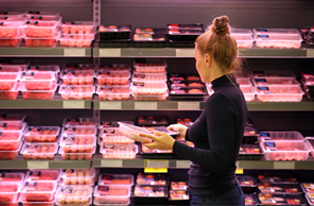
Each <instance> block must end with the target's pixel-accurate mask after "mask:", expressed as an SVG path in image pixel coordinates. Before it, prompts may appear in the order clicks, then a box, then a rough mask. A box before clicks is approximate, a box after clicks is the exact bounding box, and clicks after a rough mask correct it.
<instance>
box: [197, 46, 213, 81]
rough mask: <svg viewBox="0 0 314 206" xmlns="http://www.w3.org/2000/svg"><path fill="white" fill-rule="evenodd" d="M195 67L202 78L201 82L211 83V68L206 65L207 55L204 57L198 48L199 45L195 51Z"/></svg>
mask: <svg viewBox="0 0 314 206" xmlns="http://www.w3.org/2000/svg"><path fill="white" fill-rule="evenodd" d="M194 58H195V67H196V70H197V72H198V74H199V76H200V78H201V81H202V82H204V83H206V82H209V68H208V66H207V64H206V60H207V61H208V59H206V55H203V54H202V53H201V52H200V51H199V49H198V48H197V44H196V45H195V49H194Z"/></svg>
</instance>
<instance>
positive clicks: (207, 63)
mask: <svg viewBox="0 0 314 206" xmlns="http://www.w3.org/2000/svg"><path fill="white" fill-rule="evenodd" d="M211 60H212V58H211V57H210V55H209V54H205V61H206V62H205V64H206V66H207V67H210V65H211Z"/></svg>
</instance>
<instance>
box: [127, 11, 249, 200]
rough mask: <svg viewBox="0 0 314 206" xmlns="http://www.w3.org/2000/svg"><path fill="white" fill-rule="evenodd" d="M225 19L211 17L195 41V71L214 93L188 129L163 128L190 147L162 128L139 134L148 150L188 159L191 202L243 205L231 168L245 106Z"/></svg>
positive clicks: (234, 54)
mask: <svg viewBox="0 0 314 206" xmlns="http://www.w3.org/2000/svg"><path fill="white" fill-rule="evenodd" d="M228 22H229V19H228V17H226V16H222V17H217V18H215V19H214V20H213V24H212V25H210V27H209V30H208V31H207V32H205V33H203V34H202V35H200V36H199V37H198V38H197V39H196V43H195V54H194V56H195V60H196V63H195V66H196V69H197V71H198V73H199V76H200V78H201V80H202V82H204V83H205V82H206V83H211V85H212V89H213V90H214V93H213V94H212V95H211V96H210V97H209V98H208V100H207V103H206V107H205V108H204V110H203V111H202V113H201V115H200V116H199V118H198V119H197V120H196V121H195V122H194V124H193V125H192V126H191V127H190V128H189V129H187V127H185V126H183V125H180V124H174V125H170V126H169V127H168V128H169V129H173V130H176V131H179V132H180V135H179V136H180V137H185V139H186V140H189V141H192V142H193V143H194V145H195V146H194V148H193V147H189V146H187V145H185V144H183V143H181V142H179V141H176V140H175V139H173V138H172V137H171V136H169V135H167V134H166V133H162V132H155V133H153V134H151V135H150V134H149V135H148V134H141V135H140V136H142V137H147V138H149V139H151V140H152V141H149V142H146V143H145V142H144V143H143V144H144V145H145V146H146V147H148V148H149V149H161V150H172V151H173V153H175V154H177V155H179V156H181V157H184V158H186V159H189V160H191V161H192V164H191V166H190V170H189V183H188V184H189V188H188V192H189V194H190V204H191V205H244V196H243V193H242V190H241V187H240V185H239V183H238V180H237V177H236V175H235V170H236V160H237V157H238V152H239V147H240V144H241V142H242V137H243V134H244V127H245V122H246V120H247V106H246V102H245V99H244V96H243V93H242V92H241V90H240V89H239V84H238V83H237V82H236V81H235V78H234V76H233V75H232V71H233V70H234V69H235V68H237V67H239V65H240V62H239V58H238V56H237V44H236V41H235V39H234V38H233V37H232V36H231V35H230V27H229V23H228ZM133 138H134V139H135V140H136V139H137V137H136V136H133Z"/></svg>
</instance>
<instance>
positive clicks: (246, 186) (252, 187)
mask: <svg viewBox="0 0 314 206" xmlns="http://www.w3.org/2000/svg"><path fill="white" fill-rule="evenodd" d="M237 178H238V180H239V183H240V186H241V189H242V191H243V192H244V193H253V192H257V179H256V178H255V177H254V176H252V175H237Z"/></svg>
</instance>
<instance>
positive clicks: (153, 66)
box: [133, 59, 168, 73]
mask: <svg viewBox="0 0 314 206" xmlns="http://www.w3.org/2000/svg"><path fill="white" fill-rule="evenodd" d="M167 66H168V65H167V63H166V61H164V60H151V59H136V60H135V61H134V62H133V67H134V69H135V72H139V73H164V72H166V68H167Z"/></svg>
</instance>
